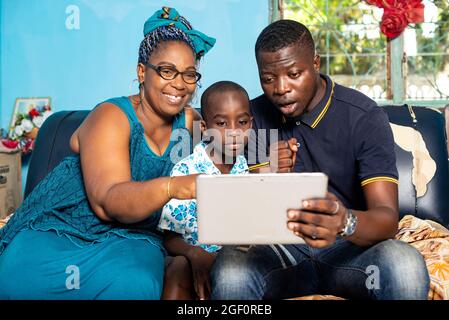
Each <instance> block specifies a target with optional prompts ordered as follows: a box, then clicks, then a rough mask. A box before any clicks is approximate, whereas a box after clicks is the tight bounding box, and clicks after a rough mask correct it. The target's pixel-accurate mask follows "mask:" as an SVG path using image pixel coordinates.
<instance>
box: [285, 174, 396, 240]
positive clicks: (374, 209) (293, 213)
mask: <svg viewBox="0 0 449 320" xmlns="http://www.w3.org/2000/svg"><path fill="white" fill-rule="evenodd" d="M363 191H364V193H365V198H366V203H367V210H366V211H359V210H353V213H354V214H355V215H356V216H357V226H356V229H355V232H354V233H353V234H352V235H351V236H348V237H347V238H346V239H347V240H349V241H351V242H353V243H354V244H356V245H359V246H371V245H374V244H376V243H378V242H380V241H383V240H386V239H391V238H394V236H395V234H396V232H397V227H398V200H397V194H398V188H397V185H396V184H395V183H392V182H385V181H378V182H372V183H370V184H368V185H366V186H364V187H363ZM337 202H338V205H337ZM336 209H338V210H337V212H335V211H336ZM347 213H348V209H347V208H345V207H344V205H343V204H342V203H341V202H340V201H339V200H338V199H337V197H336V196H335V195H334V194H332V193H328V194H327V196H326V198H324V199H309V200H306V201H304V202H303V206H302V208H301V209H299V210H298V209H290V210H288V213H287V215H288V228H289V229H290V230H292V231H293V232H294V233H295V234H296V235H297V236H300V237H302V238H304V240H305V241H306V243H307V244H309V245H310V246H312V247H316V248H322V247H327V246H329V245H331V244H333V243H334V242H335V240H336V238H337V235H338V233H339V232H340V231H341V230H342V229H343V227H344V225H345V222H346V217H347Z"/></svg>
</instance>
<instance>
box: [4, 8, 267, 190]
mask: <svg viewBox="0 0 449 320" xmlns="http://www.w3.org/2000/svg"><path fill="white" fill-rule="evenodd" d="M71 5H73V6H76V7H75V9H76V10H78V9H79V29H76V28H75V29H70V25H73V22H74V20H73V19H72V17H73V13H74V12H73V10H72V11H71V10H69V11H68V12H67V13H66V10H67V8H68V7H69V6H71ZM163 5H166V6H171V7H175V8H177V9H178V11H179V12H180V13H181V15H184V16H185V17H187V19H188V20H189V21H190V22H191V23H192V25H193V26H194V27H195V28H197V29H198V30H200V31H203V32H204V33H206V34H208V35H210V36H212V37H215V38H217V43H216V45H215V47H214V48H213V49H212V50H211V51H210V52H209V53H208V55H206V57H205V58H204V60H203V61H202V63H201V66H200V72H201V73H202V74H203V79H202V85H203V86H202V89H200V90H199V91H198V94H197V96H196V98H195V99H194V101H193V103H192V104H193V105H194V106H196V107H198V104H199V97H200V96H201V93H202V91H203V90H204V89H205V88H207V86H208V85H210V84H212V83H213V82H215V81H219V80H233V81H236V82H238V83H240V84H241V85H243V86H244V87H245V88H246V89H247V90H248V93H249V94H250V97H251V98H252V97H256V96H257V95H259V94H260V93H261V89H260V85H259V81H258V76H257V66H256V62H255V58H254V53H253V50H254V49H253V48H254V44H255V41H256V38H257V36H258V34H259V33H260V31H261V30H262V29H263V28H264V27H265V26H266V25H267V24H268V22H269V12H268V10H269V9H268V8H269V1H268V0H167V1H160V0H0V27H1V31H0V126H1V127H2V128H5V129H7V128H8V126H9V122H10V119H11V115H12V111H13V107H14V102H15V99H16V98H18V97H51V99H52V100H51V103H52V108H53V110H54V111H60V110H71V109H74V110H75V109H78V110H81V109H92V108H93V107H94V106H95V105H96V104H97V103H99V102H101V101H103V100H105V99H107V98H110V97H115V96H121V95H130V94H132V93H135V92H137V86H136V82H134V83H133V80H134V79H136V71H135V70H136V64H137V53H138V47H139V44H140V41H141V40H142V38H143V34H142V29H143V24H144V22H145V20H146V19H147V18H148V17H149V16H150V15H151V14H152V13H153V12H154V11H156V10H158V9H160V8H161V7H162V6H163ZM69 9H70V7H69ZM67 20H68V21H69V28H67V26H66V22H67ZM70 22H72V23H70ZM24 160H26V159H24ZM26 174H27V163H26V162H25V163H24V166H23V171H22V175H23V179H22V180H23V187H25V179H26Z"/></svg>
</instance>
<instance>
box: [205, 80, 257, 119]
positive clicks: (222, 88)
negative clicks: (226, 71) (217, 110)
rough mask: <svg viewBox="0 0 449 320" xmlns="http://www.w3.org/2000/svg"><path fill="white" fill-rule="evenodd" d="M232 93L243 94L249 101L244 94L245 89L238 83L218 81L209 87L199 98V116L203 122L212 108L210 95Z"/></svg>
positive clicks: (245, 93) (246, 93)
mask: <svg viewBox="0 0 449 320" xmlns="http://www.w3.org/2000/svg"><path fill="white" fill-rule="evenodd" d="M232 91H234V92H240V93H243V94H244V95H245V96H246V98H247V99H248V101H249V95H248V92H246V90H245V88H243V87H242V86H241V85H239V84H238V83H235V82H232V81H218V82H215V83H214V84H212V85H211V86H209V87H208V88H207V89H206V90H205V91H204V92H203V94H202V96H201V116H202V117H203V120H206V114H207V112H208V110H209V109H210V107H211V106H212V104H211V103H210V99H211V97H212V95H214V94H216V93H223V92H232Z"/></svg>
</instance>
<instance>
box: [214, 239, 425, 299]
mask: <svg viewBox="0 0 449 320" xmlns="http://www.w3.org/2000/svg"><path fill="white" fill-rule="evenodd" d="M429 283H430V279H429V274H428V272H427V267H426V264H425V262H424V259H423V257H422V255H421V254H420V253H419V252H418V251H417V250H416V249H415V248H414V247H412V246H411V245H409V244H407V243H405V242H401V241H397V240H386V241H382V242H380V243H378V244H376V245H374V246H371V247H360V246H357V245H355V244H353V243H351V242H349V241H347V240H345V239H343V238H338V239H337V241H336V242H335V243H334V244H333V245H331V246H329V247H326V248H320V249H317V248H312V247H310V246H308V245H306V244H299V245H256V246H250V247H249V249H248V248H246V250H243V249H242V248H241V247H238V246H225V247H223V248H222V250H220V252H219V254H218V256H217V258H216V260H215V263H214V265H213V267H212V270H211V284H212V299H216V300H228V299H233V300H260V299H286V298H293V297H298V296H306V295H312V294H324V295H327V294H329V295H335V296H339V297H342V298H347V299H376V300H410V299H411V300H421V299H427V295H428V292H429Z"/></svg>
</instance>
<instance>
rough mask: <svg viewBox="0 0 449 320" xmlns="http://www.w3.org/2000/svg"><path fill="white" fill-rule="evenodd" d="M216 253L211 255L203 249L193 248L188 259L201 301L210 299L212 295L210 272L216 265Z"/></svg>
mask: <svg viewBox="0 0 449 320" xmlns="http://www.w3.org/2000/svg"><path fill="white" fill-rule="evenodd" d="M215 257H216V253H209V252H207V251H205V250H203V249H202V248H201V247H192V248H191V250H189V253H188V254H187V258H188V259H189V261H190V264H191V266H192V273H193V285H194V288H195V292H196V294H197V296H198V298H199V299H200V300H206V299H209V297H210V294H211V285H210V276H209V272H210V270H211V268H212V264H213V263H214V260H215Z"/></svg>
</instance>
